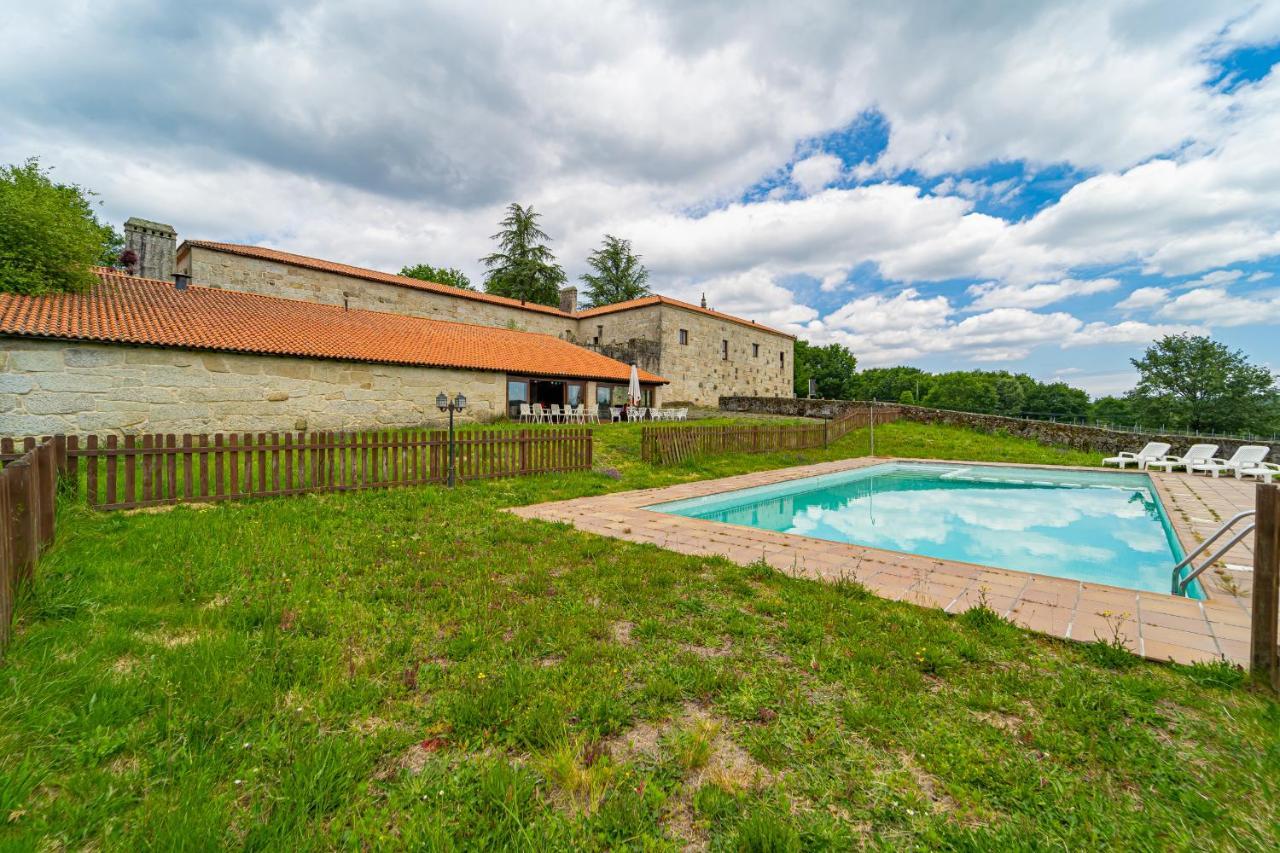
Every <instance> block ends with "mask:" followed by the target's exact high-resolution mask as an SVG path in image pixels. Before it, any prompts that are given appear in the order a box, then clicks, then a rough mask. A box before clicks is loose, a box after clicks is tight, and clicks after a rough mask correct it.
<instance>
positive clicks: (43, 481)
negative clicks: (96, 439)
mask: <svg viewBox="0 0 1280 853" xmlns="http://www.w3.org/2000/svg"><path fill="white" fill-rule="evenodd" d="M32 459H33V461H35V462H36V463H37V467H36V469H35V470H36V471H37V472H38V474H37V476H36V478H35V482H34V483H33V484H32V485H33V489H32V490H33V491H34V492H35V495H36V503H35V506H36V525H37V528H36V529H37V532H38V534H39V536H40V548H41V550H43V549H44V548H45V547H46V546H47V545H48V544H49V543H50V542H52V541H53V521H54V510H55V509H56V500H55V496H56V495H57V494H58V469H57V454H56V453H55V452H54V446H53V442H52V441H46V442H45V443H44V444H42V445H40V446H39V447H37V448H36V450H35V452H34V453H33V454H32Z"/></svg>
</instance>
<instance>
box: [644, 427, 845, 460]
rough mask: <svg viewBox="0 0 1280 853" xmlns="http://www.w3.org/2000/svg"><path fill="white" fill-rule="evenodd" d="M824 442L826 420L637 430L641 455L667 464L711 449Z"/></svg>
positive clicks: (759, 448) (748, 449)
mask: <svg viewBox="0 0 1280 853" xmlns="http://www.w3.org/2000/svg"><path fill="white" fill-rule="evenodd" d="M824 444H826V424H799V425H794V426H703V427H698V426H694V427H690V426H652V427H644V428H643V429H642V430H640V458H641V459H644V460H645V461H646V462H653V463H656V464H659V465H668V464H671V463H676V462H684V461H685V460H686V459H690V458H692V457H694V456H698V455H702V454H709V453H710V454H714V453H765V452H769V451H774V450H803V449H805V448H808V447H822V446H823V445H824Z"/></svg>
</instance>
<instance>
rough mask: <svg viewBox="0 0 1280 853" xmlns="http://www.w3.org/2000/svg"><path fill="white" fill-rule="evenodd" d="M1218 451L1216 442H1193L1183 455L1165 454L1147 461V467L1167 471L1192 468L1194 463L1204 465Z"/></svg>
mask: <svg viewBox="0 0 1280 853" xmlns="http://www.w3.org/2000/svg"><path fill="white" fill-rule="evenodd" d="M1217 452H1218V445H1216V444H1193V445H1191V447H1190V448H1189V449H1188V450H1187V452H1186V453H1185V454H1183V455H1182V456H1177V455H1174V456H1165V457H1163V458H1161V459H1154V460H1152V461H1150V462H1148V463H1147V468H1148V469H1151V468H1163V469H1164V470H1166V471H1169V472H1173V471H1177V470H1178V469H1179V468H1185V469H1186V470H1187V471H1190V470H1191V467H1192V466H1193V465H1204V464H1207V463H1208V462H1209V461H1210V460H1211V459H1213V454H1215V453H1217Z"/></svg>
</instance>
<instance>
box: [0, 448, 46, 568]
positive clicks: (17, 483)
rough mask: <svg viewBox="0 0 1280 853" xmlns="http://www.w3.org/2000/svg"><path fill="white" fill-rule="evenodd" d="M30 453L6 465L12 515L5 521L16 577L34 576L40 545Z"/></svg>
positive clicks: (6, 480)
mask: <svg viewBox="0 0 1280 853" xmlns="http://www.w3.org/2000/svg"><path fill="white" fill-rule="evenodd" d="M29 459H30V457H24V458H22V459H18V460H17V461H15V462H10V463H9V464H8V465H7V466H6V467H5V469H4V473H5V475H6V476H5V482H7V485H8V487H9V513H10V514H9V518H7V519H5V523H6V524H8V525H9V529H10V531H11V534H10V539H11V541H12V542H13V554H12V557H13V577H14V579H15V581H20V580H25V579H26V578H28V577H30V576H31V567H32V566H33V565H34V564H35V561H36V554H37V553H38V549H39V545H37V544H36V543H37V538H36V517H35V513H33V512H32V509H33V507H32V506H31V494H32V490H31V487H32V476H31V475H32V471H31V463H30V462H29V461H28V460H29Z"/></svg>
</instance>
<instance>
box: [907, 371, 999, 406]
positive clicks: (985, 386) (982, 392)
mask: <svg viewBox="0 0 1280 853" xmlns="http://www.w3.org/2000/svg"><path fill="white" fill-rule="evenodd" d="M998 404H999V398H998V397H997V396H996V389H995V383H994V382H992V381H991V380H990V378H989V377H988V376H984V375H983V374H981V373H979V372H977V371H957V372H954V373H940V374H938V375H937V376H935V377H933V384H932V385H931V386H930V388H929V393H928V394H926V395H925V397H924V405H926V406H928V407H930V408H933V409H951V410H953V411H957V412H979V413H982V414H990V413H992V412H994V411H995V410H996V406H997V405H998Z"/></svg>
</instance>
